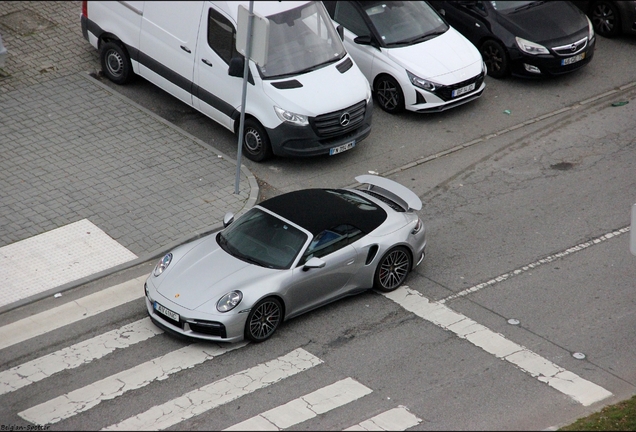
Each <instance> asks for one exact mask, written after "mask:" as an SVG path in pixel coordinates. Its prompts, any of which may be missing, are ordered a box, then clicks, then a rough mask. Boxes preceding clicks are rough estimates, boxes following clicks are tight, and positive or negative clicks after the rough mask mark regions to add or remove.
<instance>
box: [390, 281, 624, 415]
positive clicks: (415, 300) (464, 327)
mask: <svg viewBox="0 0 636 432" xmlns="http://www.w3.org/2000/svg"><path fill="white" fill-rule="evenodd" d="M384 296H385V297H387V298H389V299H391V300H393V301H394V302H396V303H397V304H399V305H400V306H402V307H403V308H405V309H406V310H408V311H410V312H413V313H414V314H415V315H417V316H419V317H421V318H424V319H425V320H427V321H430V322H432V323H433V324H435V325H437V326H439V327H441V328H443V329H444V330H449V331H451V332H453V333H455V334H456V335H457V336H459V337H460V338H462V339H466V340H467V341H469V342H470V343H472V344H473V345H475V346H477V347H479V348H481V349H483V350H484V351H486V352H488V353H490V354H493V355H494V356H495V357H498V358H501V359H504V360H506V361H508V362H510V363H512V364H514V365H515V366H517V367H518V368H519V369H521V370H522V371H524V372H527V373H528V374H530V375H531V376H533V377H535V378H537V379H538V380H539V381H541V382H543V383H546V384H547V385H549V386H550V387H552V388H554V389H556V390H558V391H560V392H561V393H564V394H566V395H568V396H570V397H571V398H572V399H574V400H575V401H577V402H579V403H580V404H582V405H584V406H589V405H592V404H593V403H595V402H598V401H600V400H603V399H605V398H608V397H610V396H612V393H611V392H609V391H608V390H606V389H604V388H603V387H601V386H599V385H596V384H594V383H592V382H590V381H587V380H585V379H583V378H581V377H580V376H578V375H576V374H574V373H572V372H570V371H568V370H566V369H563V368H562V367H561V366H559V365H556V364H554V363H552V362H551V361H549V360H548V359H546V358H543V357H541V356H540V355H538V354H536V353H534V352H532V351H530V350H529V349H527V348H525V347H523V346H521V345H518V344H516V343H514V342H512V341H510V340H508V339H506V338H505V337H504V336H503V335H501V334H499V333H495V332H493V331H492V330H490V329H488V328H487V327H485V326H483V325H481V324H478V323H476V322H475V321H473V320H471V319H470V318H468V317H466V316H464V315H462V314H460V313H457V312H455V311H453V310H451V309H450V308H448V307H447V306H445V305H443V304H440V303H436V302H430V301H429V300H428V299H427V298H426V297H424V296H423V295H422V294H420V293H419V291H415V290H412V289H410V288H408V287H405V286H403V287H400V288H398V289H396V290H395V291H392V292H390V293H385V294H384Z"/></svg>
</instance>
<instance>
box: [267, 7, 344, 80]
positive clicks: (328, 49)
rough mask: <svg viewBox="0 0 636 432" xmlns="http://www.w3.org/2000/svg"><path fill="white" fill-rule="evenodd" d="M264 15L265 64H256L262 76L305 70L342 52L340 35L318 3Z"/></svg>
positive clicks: (292, 73) (332, 58) (316, 67)
mask: <svg viewBox="0 0 636 432" xmlns="http://www.w3.org/2000/svg"><path fill="white" fill-rule="evenodd" d="M267 18H268V19H269V48H268V51H267V63H265V64H264V65H262V66H259V70H260V73H261V76H262V77H263V78H265V79H267V78H270V79H271V78H280V77H282V76H289V75H295V74H298V73H304V72H309V71H311V70H314V69H318V68H320V67H323V66H325V65H327V64H329V63H332V62H335V61H338V60H340V59H341V58H343V57H344V56H345V55H346V51H345V48H344V45H343V44H342V41H341V40H340V36H338V33H337V32H336V30H335V28H334V26H333V23H332V22H331V19H330V18H329V15H327V12H326V11H325V8H324V6H323V5H322V3H320V2H310V3H307V4H305V5H303V6H300V7H297V8H294V9H290V10H288V11H285V12H281V13H278V14H274V15H270V16H268V17H267Z"/></svg>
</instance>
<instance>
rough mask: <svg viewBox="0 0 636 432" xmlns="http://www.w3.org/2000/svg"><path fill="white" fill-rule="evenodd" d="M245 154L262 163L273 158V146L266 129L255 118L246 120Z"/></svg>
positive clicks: (244, 134)
mask: <svg viewBox="0 0 636 432" xmlns="http://www.w3.org/2000/svg"><path fill="white" fill-rule="evenodd" d="M243 152H244V153H245V156H247V158H248V159H250V160H253V161H254V162H262V161H264V160H267V159H269V158H270V157H272V146H271V144H270V142H269V137H268V136H267V132H266V131H265V128H263V126H261V124H260V123H259V122H258V121H256V120H255V119H253V118H248V119H246V120H245V129H244V130H243Z"/></svg>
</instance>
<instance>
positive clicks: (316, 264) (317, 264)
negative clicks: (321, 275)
mask: <svg viewBox="0 0 636 432" xmlns="http://www.w3.org/2000/svg"><path fill="white" fill-rule="evenodd" d="M325 264H327V263H326V262H324V261H323V260H322V259H320V258H318V257H313V258H310V259H309V261H307V262H306V263H305V265H304V266H303V270H304V271H307V270H309V269H312V268H323V267H324V266H325Z"/></svg>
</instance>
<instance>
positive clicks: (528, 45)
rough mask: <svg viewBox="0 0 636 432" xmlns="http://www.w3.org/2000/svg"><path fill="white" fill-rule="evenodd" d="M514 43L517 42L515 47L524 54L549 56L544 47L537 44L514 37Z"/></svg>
mask: <svg viewBox="0 0 636 432" xmlns="http://www.w3.org/2000/svg"><path fill="white" fill-rule="evenodd" d="M515 41H516V42H517V46H518V47H519V49H520V50H521V51H523V52H524V53H526V54H530V55H539V54H550V51H549V50H548V49H547V48H546V47H544V46H543V45H539V44H538V43H535V42H532V41H529V40H526V39H523V38H520V37H519V36H517V37H515Z"/></svg>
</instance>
